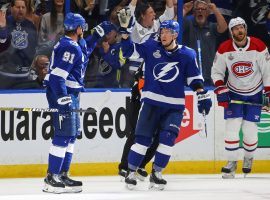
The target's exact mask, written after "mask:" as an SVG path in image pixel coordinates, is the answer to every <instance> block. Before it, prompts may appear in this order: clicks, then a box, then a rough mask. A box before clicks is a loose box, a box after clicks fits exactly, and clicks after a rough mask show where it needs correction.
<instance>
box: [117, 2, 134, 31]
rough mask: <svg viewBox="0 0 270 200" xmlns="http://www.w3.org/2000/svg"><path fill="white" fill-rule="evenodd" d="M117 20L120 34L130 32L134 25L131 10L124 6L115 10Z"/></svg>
mask: <svg viewBox="0 0 270 200" xmlns="http://www.w3.org/2000/svg"><path fill="white" fill-rule="evenodd" d="M117 16H118V20H119V23H120V29H119V32H120V33H122V34H130V33H131V32H132V28H133V26H134V23H135V22H134V18H133V16H131V10H130V9H129V8H128V7H126V8H123V9H121V10H119V11H118V12H117Z"/></svg>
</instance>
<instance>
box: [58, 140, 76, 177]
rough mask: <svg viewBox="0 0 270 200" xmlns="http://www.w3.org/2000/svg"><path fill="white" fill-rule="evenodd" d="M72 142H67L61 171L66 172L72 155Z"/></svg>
mask: <svg viewBox="0 0 270 200" xmlns="http://www.w3.org/2000/svg"><path fill="white" fill-rule="evenodd" d="M73 149H74V143H69V144H68V147H67V151H66V155H65V159H64V161H63V165H62V169H61V172H68V171H69V168H70V164H71V160H72V156H73Z"/></svg>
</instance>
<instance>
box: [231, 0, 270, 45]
mask: <svg viewBox="0 0 270 200" xmlns="http://www.w3.org/2000/svg"><path fill="white" fill-rule="evenodd" d="M268 2H269V0H248V1H247V0H238V1H237V6H236V9H235V11H234V16H235V17H237V16H239V17H242V18H243V19H244V20H245V21H246V23H247V26H248V34H249V35H252V36H254V37H257V38H259V39H261V40H262V41H263V42H264V43H265V44H266V46H267V47H268V48H269V47H270V37H269V35H268V34H267V33H268V31H267V15H268V13H269V3H268Z"/></svg>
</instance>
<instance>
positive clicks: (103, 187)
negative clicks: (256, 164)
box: [0, 174, 270, 200]
mask: <svg viewBox="0 0 270 200" xmlns="http://www.w3.org/2000/svg"><path fill="white" fill-rule="evenodd" d="M164 178H165V179H166V180H167V181H168V184H167V186H166V188H165V190H164V191H149V190H148V185H149V181H148V179H147V180H146V181H145V182H139V181H138V185H137V188H136V190H134V191H129V190H127V189H126V188H125V184H124V183H123V182H120V178H119V177H118V176H96V177H94V176H92V177H76V179H78V180H82V181H83V184H84V185H83V192H81V193H78V194H49V193H44V192H42V187H43V178H23V179H0V200H52V199H57V200H123V199H126V200H133V199H134V200H135V199H136V200H144V199H146V200H149V199H153V200H242V199H243V200H258V199H262V200H266V199H270V174H250V175H249V177H247V178H243V175H242V174H237V175H236V178H235V179H227V180H223V179H221V175H220V174H218V175H165V176H164Z"/></svg>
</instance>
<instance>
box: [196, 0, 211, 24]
mask: <svg viewBox="0 0 270 200" xmlns="http://www.w3.org/2000/svg"><path fill="white" fill-rule="evenodd" d="M208 15H209V9H208V6H207V4H205V3H200V2H199V3H197V4H196V7H194V17H195V20H196V22H197V24H198V25H199V26H203V25H204V24H205V23H206V22H207V17H208Z"/></svg>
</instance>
